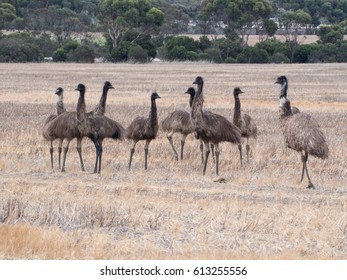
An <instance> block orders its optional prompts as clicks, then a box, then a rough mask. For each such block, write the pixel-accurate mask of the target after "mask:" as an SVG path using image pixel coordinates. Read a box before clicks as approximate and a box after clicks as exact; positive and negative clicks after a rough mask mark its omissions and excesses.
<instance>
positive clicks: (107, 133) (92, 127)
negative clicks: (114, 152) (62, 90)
mask: <svg viewBox="0 0 347 280" xmlns="http://www.w3.org/2000/svg"><path fill="white" fill-rule="evenodd" d="M76 90H77V91H79V93H80V96H79V99H78V103H77V119H78V126H77V127H78V130H79V131H80V133H81V135H82V136H86V137H88V138H89V139H90V140H91V141H92V142H93V143H94V145H95V150H96V159H95V166H94V173H99V174H100V172H101V158H102V152H103V149H102V142H103V141H104V139H105V138H111V139H114V140H117V139H119V140H123V139H124V128H123V126H122V125H121V124H119V123H118V122H116V121H114V120H111V119H110V118H108V117H105V116H103V115H96V114H95V115H93V114H90V113H86V103H85V96H84V95H85V90H86V88H85V86H84V85H83V84H79V85H78V86H77V88H76Z"/></svg>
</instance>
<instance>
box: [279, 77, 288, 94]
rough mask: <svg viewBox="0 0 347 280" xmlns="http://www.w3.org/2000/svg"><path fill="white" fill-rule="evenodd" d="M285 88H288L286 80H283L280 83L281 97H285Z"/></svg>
mask: <svg viewBox="0 0 347 280" xmlns="http://www.w3.org/2000/svg"><path fill="white" fill-rule="evenodd" d="M287 90H288V83H287V81H284V83H283V84H282V88H281V95H280V98H281V97H287Z"/></svg>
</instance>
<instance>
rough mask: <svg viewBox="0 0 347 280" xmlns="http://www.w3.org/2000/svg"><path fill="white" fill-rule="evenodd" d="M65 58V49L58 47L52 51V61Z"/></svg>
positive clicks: (60, 60)
mask: <svg viewBox="0 0 347 280" xmlns="http://www.w3.org/2000/svg"><path fill="white" fill-rule="evenodd" d="M66 58H67V51H66V50H65V49H64V48H59V49H57V50H56V51H54V52H53V61H55V62H62V61H65V60H66Z"/></svg>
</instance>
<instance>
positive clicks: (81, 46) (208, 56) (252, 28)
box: [0, 0, 347, 63]
mask: <svg viewBox="0 0 347 280" xmlns="http://www.w3.org/2000/svg"><path fill="white" fill-rule="evenodd" d="M346 19H347V0H339V1H332V0H318V1H314V0H304V1H303V0H301V1H299V0H294V1H275V0H274V1H269V0H193V1H188V0H35V1H34V0H8V1H5V0H0V29H1V30H3V31H2V32H1V33H0V62H34V61H35V62H41V61H43V60H44V57H53V60H54V61H57V62H64V61H69V62H93V61H94V59H95V58H97V57H103V58H104V59H105V60H107V61H111V62H123V61H133V62H147V61H151V60H152V59H153V58H155V57H158V58H160V59H165V60H182V61H183V60H192V61H197V60H206V61H212V62H216V63H306V62H346V58H345V56H346V55H345V53H346V51H345V46H346V41H345V40H344V34H345V28H346V25H347V20H346ZM190 31H193V32H197V33H200V34H203V36H202V37H200V39H199V40H193V39H192V38H190V37H186V36H180V34H183V33H188V32H190ZM95 34H103V35H102V36H100V35H95ZM206 34H212V37H211V36H209V37H207V36H206ZM217 34H223V35H224V36H223V37H222V38H221V37H217V36H213V35H217ZM254 34H255V35H257V36H259V43H257V44H256V45H255V46H248V38H249V36H250V35H254ZM275 34H281V35H283V36H285V41H284V42H281V41H279V40H277V39H275V38H274V37H273V36H274V35H275ZM300 34H317V35H318V36H319V41H318V42H316V43H312V44H305V45H304V44H300V43H301V42H300V41H299V39H298V38H299V35H300Z"/></svg>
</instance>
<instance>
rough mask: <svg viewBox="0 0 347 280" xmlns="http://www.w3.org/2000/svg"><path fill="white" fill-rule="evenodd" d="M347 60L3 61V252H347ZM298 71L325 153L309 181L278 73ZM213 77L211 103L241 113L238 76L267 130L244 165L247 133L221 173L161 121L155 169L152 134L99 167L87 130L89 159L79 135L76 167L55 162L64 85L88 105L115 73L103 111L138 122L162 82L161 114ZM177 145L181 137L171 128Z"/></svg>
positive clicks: (117, 148) (296, 88)
mask: <svg viewBox="0 0 347 280" xmlns="http://www.w3.org/2000/svg"><path fill="white" fill-rule="evenodd" d="M346 68H347V65H346V64H324V65H320V64H316V65H309V64H307V65H214V64H204V63H163V64H146V65H134V64H103V65H84V64H21V65H18V64H6V65H5V64H4V65H0V73H1V77H2V83H1V85H0V111H1V122H0V139H1V140H0V141H1V142H0V143H1V145H0V175H1V178H0V223H1V225H0V234H1V236H2V238H1V241H0V252H1V253H0V258H2V259H345V258H346V248H347V214H346V213H347V180H346V178H347V168H346V167H347V156H346V155H347V136H346V135H347V128H346V121H347V114H346V111H347V95H346V91H345V80H346V73H347V71H346V70H347V69H346ZM282 74H285V75H287V77H288V78H289V83H290V84H289V91H288V97H289V98H290V99H291V101H292V104H293V105H295V106H298V107H299V108H300V110H301V111H304V112H308V113H310V114H312V115H314V117H315V118H316V119H317V120H318V122H319V123H320V125H321V127H322V129H323V130H324V131H325V133H326V136H327V139H328V142H329V148H330V157H329V159H328V160H325V161H321V160H318V159H315V158H309V169H310V175H311V177H312V180H313V182H314V183H315V185H316V187H317V189H316V190H314V191H313V190H307V189H306V188H305V187H306V182H304V183H302V184H300V183H299V176H300V171H301V165H300V164H301V163H300V158H299V157H298V155H297V154H296V153H295V152H293V151H291V150H289V149H287V148H286V147H285V145H284V140H283V136H282V134H281V131H280V127H279V120H278V93H279V88H278V87H276V86H275V85H274V84H273V83H274V80H275V79H276V77H277V76H278V75H282ZM197 75H201V76H203V77H204V78H205V107H206V108H208V109H210V110H212V111H214V112H217V113H219V114H222V115H224V116H226V117H227V118H229V119H231V118H232V107H233V96H232V90H233V87H234V86H240V87H241V88H242V89H243V91H245V94H244V95H243V96H242V100H241V102H242V110H244V111H245V112H247V113H248V114H250V115H251V116H252V118H254V120H255V121H256V123H257V125H258V129H259V136H258V139H257V140H251V141H252V142H251V149H252V151H251V160H250V162H249V163H248V164H246V165H245V167H244V168H240V167H239V158H238V149H237V146H232V145H230V144H223V145H222V147H221V155H220V159H221V163H220V174H221V176H222V177H223V180H215V179H219V178H215V166H214V164H213V163H212V161H211V162H210V163H209V165H208V168H207V173H206V176H202V166H201V163H200V151H199V143H198V142H197V141H196V140H195V139H194V137H193V136H192V135H190V136H189V137H188V138H187V141H186V147H185V159H184V160H183V161H178V162H176V161H175V160H174V157H173V155H172V152H171V148H170V146H169V143H168V141H167V139H166V137H165V135H164V134H163V133H162V132H161V131H160V132H159V135H158V138H157V139H156V140H155V141H153V142H152V143H151V145H150V148H149V149H150V151H149V162H148V168H149V169H148V170H147V171H144V170H143V169H144V150H143V143H141V144H139V145H137V148H136V151H135V154H134V158H133V166H132V170H131V171H130V172H129V171H128V169H127V164H128V160H129V153H130V144H131V143H130V142H129V141H124V142H113V141H111V140H105V141H104V155H103V163H102V164H103V167H102V174H101V176H100V175H95V174H91V172H92V170H93V166H94V159H95V158H94V157H95V150H94V146H93V145H92V143H91V142H90V141H88V140H87V139H86V140H83V146H82V150H83V155H84V159H85V165H86V170H87V171H86V172H81V171H80V167H79V161H78V155H77V152H76V150H75V145H76V144H75V142H74V141H73V143H71V145H70V151H69V154H68V158H67V165H66V169H67V172H66V173H61V172H59V170H57V155H56V152H57V150H55V154H54V155H55V162H54V164H55V167H54V169H53V170H52V169H51V168H50V159H49V144H48V143H47V142H45V141H44V140H43V138H42V136H41V128H42V125H43V122H44V120H45V118H46V117H47V116H48V115H49V114H50V113H52V112H54V109H55V107H54V102H55V97H54V90H55V88H56V87H58V86H61V87H63V88H64V89H65V96H64V101H65V104H66V107H67V109H68V110H70V111H72V110H75V107H76V102H77V98H78V97H77V94H76V92H75V91H74V90H73V89H74V88H75V87H76V85H77V84H78V83H80V82H82V83H85V84H86V86H87V93H86V100H87V106H88V108H87V109H88V110H89V109H92V108H93V106H94V105H95V104H96V103H97V101H98V99H99V96H100V94H101V88H102V85H103V83H104V81H106V80H110V81H111V82H112V84H113V85H114V86H115V90H112V91H110V92H109V97H108V101H107V102H108V104H107V111H106V115H107V116H109V117H111V118H113V119H115V120H117V121H119V122H120V123H122V124H123V126H124V127H127V126H128V125H129V124H130V122H131V120H132V119H133V118H134V117H136V116H138V115H142V116H143V115H147V114H148V113H149V108H150V101H149V96H150V93H151V92H152V90H157V91H158V93H159V95H160V96H161V97H162V98H161V99H160V100H158V102H157V105H158V115H159V121H160V120H161V119H162V118H164V117H165V116H166V115H167V114H168V113H169V112H171V111H172V110H174V109H178V108H181V109H185V110H188V99H187V96H186V95H185V94H183V93H184V92H185V90H186V89H187V87H189V86H191V84H192V82H193V80H194V78H195V77H196V76H197ZM174 141H175V144H176V146H177V147H178V146H179V140H178V139H177V137H174Z"/></svg>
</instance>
